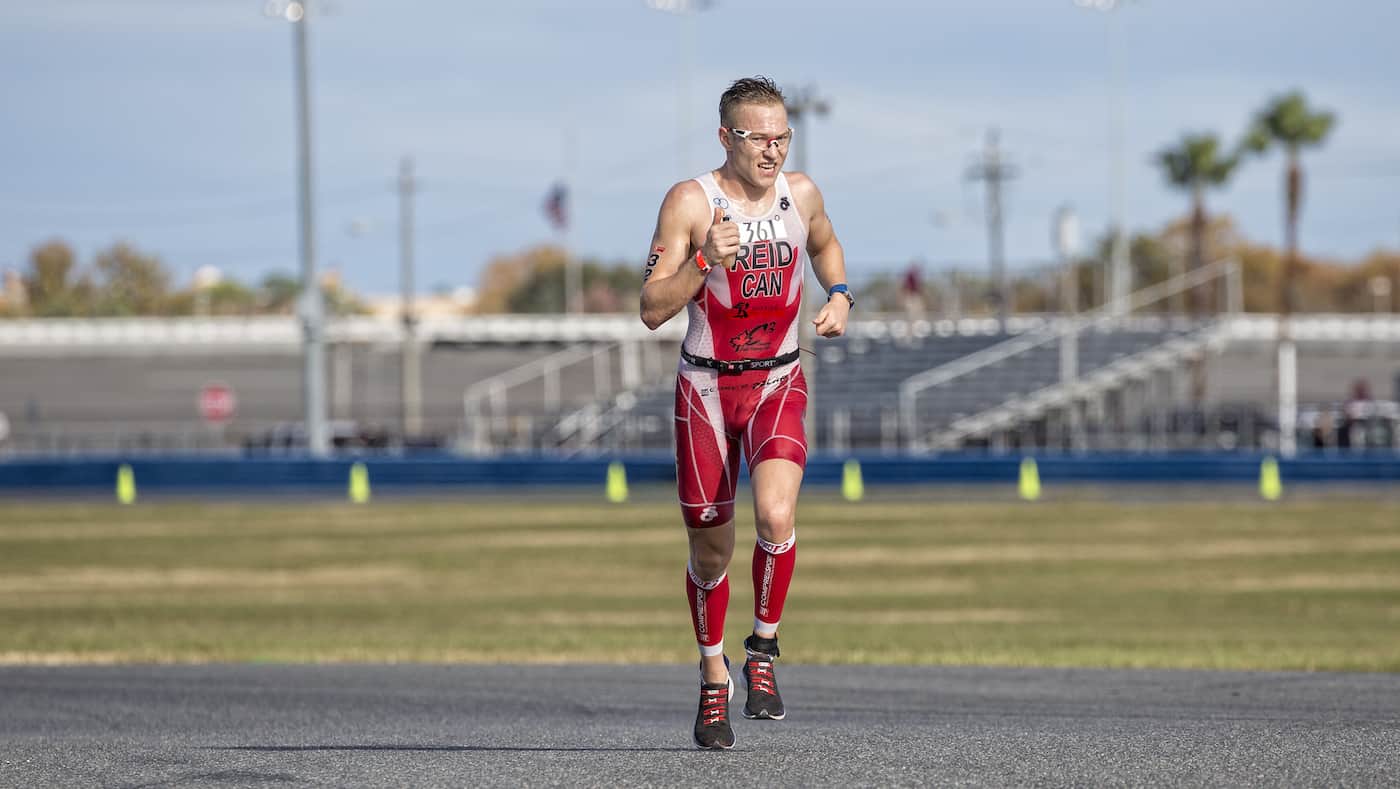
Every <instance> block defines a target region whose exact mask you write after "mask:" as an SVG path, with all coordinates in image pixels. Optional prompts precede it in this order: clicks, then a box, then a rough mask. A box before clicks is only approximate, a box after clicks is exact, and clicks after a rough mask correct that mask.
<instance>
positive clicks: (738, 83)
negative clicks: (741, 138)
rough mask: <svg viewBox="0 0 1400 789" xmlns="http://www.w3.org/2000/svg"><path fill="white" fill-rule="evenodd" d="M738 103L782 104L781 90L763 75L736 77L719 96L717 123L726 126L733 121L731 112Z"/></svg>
mask: <svg viewBox="0 0 1400 789" xmlns="http://www.w3.org/2000/svg"><path fill="white" fill-rule="evenodd" d="M740 104H777V105H778V106H780V107H781V106H784V104H783V91H782V90H781V89H779V88H778V84H777V83H776V82H774V81H773V80H771V79H769V78H767V77H764V76H761V75H760V76H755V77H744V78H743V79H736V80H734V83H733V84H732V85H730V86H729V89H728V90H726V91H725V92H724V93H723V94H722V95H721V96H720V97H719V123H720V125H721V126H724V127H726V128H728V127H729V125H730V123H732V122H733V115H732V114H731V113H732V112H733V110H734V108H735V107H737V106H739V105H740Z"/></svg>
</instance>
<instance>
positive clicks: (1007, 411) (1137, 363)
mask: <svg viewBox="0 0 1400 789" xmlns="http://www.w3.org/2000/svg"><path fill="white" fill-rule="evenodd" d="M1228 336H1229V325H1228V321H1227V320H1225V319H1221V320H1217V321H1214V322H1212V323H1211V324H1210V325H1209V326H1206V327H1203V328H1201V329H1197V330H1196V331H1194V332H1192V333H1191V334H1189V335H1185V336H1178V337H1173V338H1171V339H1169V340H1167V341H1166V342H1163V343H1160V344H1158V345H1155V346H1153V347H1151V348H1147V349H1145V350H1142V351H1139V352H1137V353H1135V354H1132V355H1130V356H1124V357H1122V358H1120V359H1115V360H1113V361H1112V362H1110V363H1108V364H1106V365H1104V366H1103V367H1100V368H1098V369H1096V370H1094V371H1093V372H1090V373H1088V374H1087V375H1084V376H1083V377H1080V378H1076V379H1075V380H1072V381H1062V382H1060V383H1056V384H1051V385H1050V386H1046V387H1044V388H1042V389H1038V390H1036V391H1034V392H1029V393H1027V394H1024V395H1021V396H1019V397H1016V398H1014V399H1011V400H1008V401H1006V402H1004V403H1001V404H1000V405H997V406H994V407H992V408H989V409H986V410H984V411H981V412H979V413H976V414H973V415H971V416H967V417H963V418H962V419H959V420H957V421H955V422H953V424H951V425H949V426H948V427H947V428H945V429H943V430H941V431H939V432H938V433H937V434H936V435H935V437H934V438H933V439H932V440H930V441H929V445H930V448H931V449H934V450H939V449H952V448H956V447H957V446H958V445H959V444H960V443H961V442H962V441H964V440H966V439H969V438H976V437H978V436H981V435H985V434H986V433H988V432H990V431H993V430H999V429H1002V428H1006V427H1009V426H1010V425H1013V424H1015V423H1016V422H1024V421H1026V420H1029V419H1035V418H1037V417H1039V416H1041V415H1043V414H1045V413H1046V412H1047V411H1050V410H1053V409H1056V408H1065V407H1068V406H1070V405H1071V404H1072V403H1074V402H1076V401H1078V400H1083V399H1086V398H1088V397H1091V396H1093V395H1095V394H1098V393H1100V392H1105V391H1108V390H1111V389H1114V388H1117V387H1119V386H1121V385H1122V383H1123V382H1124V381H1125V380H1129V379H1137V378H1144V377H1146V376H1148V375H1150V374H1151V373H1153V372H1156V371H1158V370H1164V369H1168V368H1170V367H1171V366H1173V365H1174V364H1176V363H1178V362H1180V361H1181V360H1182V359H1187V358H1191V357H1192V356H1194V355H1196V354H1199V353H1201V352H1202V351H1203V350H1204V349H1206V348H1209V347H1218V346H1219V345H1220V344H1222V343H1223V342H1224V341H1225V340H1226V339H1227V338H1228Z"/></svg>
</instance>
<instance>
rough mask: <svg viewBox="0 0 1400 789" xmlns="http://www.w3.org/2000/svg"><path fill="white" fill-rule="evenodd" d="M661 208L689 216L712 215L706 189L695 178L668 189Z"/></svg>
mask: <svg viewBox="0 0 1400 789" xmlns="http://www.w3.org/2000/svg"><path fill="white" fill-rule="evenodd" d="M661 210H662V211H667V212H676V213H679V214H681V215H683V216H688V217H698V216H701V215H704V216H707V217H708V216H710V212H709V200H708V199H707V198H706V197H705V190H704V188H702V187H701V186H700V184H698V183H696V182H695V181H694V179H690V180H685V181H681V182H680V183H678V184H675V185H673V186H672V187H671V188H670V189H668V190H666V197H665V199H664V200H662V201H661Z"/></svg>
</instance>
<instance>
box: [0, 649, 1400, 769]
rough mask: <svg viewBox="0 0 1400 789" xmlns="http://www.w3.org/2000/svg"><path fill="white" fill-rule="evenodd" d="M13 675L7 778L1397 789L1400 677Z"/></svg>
mask: <svg viewBox="0 0 1400 789" xmlns="http://www.w3.org/2000/svg"><path fill="white" fill-rule="evenodd" d="M779 669H780V673H779V683H780V686H781V687H782V689H783V691H784V697H785V699H786V700H787V704H788V709H789V714H788V718H787V720H785V721H781V722H774V721H762V722H759V721H747V720H744V719H743V718H742V717H741V716H739V704H741V703H742V690H740V691H739V692H738V693H736V704H735V705H734V707H733V714H734V716H735V718H736V720H735V728H736V731H737V733H738V740H739V741H738V745H737V747H736V748H735V750H733V751H729V752H705V751H698V750H696V749H694V747H693V746H692V745H691V743H690V726H691V723H692V720H693V717H694V713H695V704H696V700H697V688H696V679H695V676H696V675H695V670H694V669H693V668H689V667H682V666H642V667H638V668H628V667H622V666H529V667H523V666H418V665H400V666H382V665H353V666H338V665H337V666H275V665H232V666H230V665H214V666H137V667H61V668H45V667H6V668H0V785H3V786H25V787H29V786H65V787H66V786H122V787H138V786H140V787H157V786H161V787H164V786H259V787H267V786H284V785H285V786H415V787H418V786H527V785H528V786H619V785H666V786H727V787H734V786H740V785H745V784H754V785H761V786H897V785H902V786H912V785H960V786H1007V785H1012V786H1028V785H1035V786H1098V785H1114V786H1123V785H1171V786H1231V787H1235V786H1270V787H1273V786H1322V785H1326V786H1395V785H1396V784H1397V783H1400V675H1375V674H1370V675H1367V674H1299V673H1235V672H1231V673H1224V672H1195V671H1098V670H1016V669H990V668H909V667H856V668H848V667H815V666H785V665H781V664H780V666H779Z"/></svg>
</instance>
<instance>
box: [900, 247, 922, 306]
mask: <svg viewBox="0 0 1400 789" xmlns="http://www.w3.org/2000/svg"><path fill="white" fill-rule="evenodd" d="M899 293H900V299H901V300H902V301H903V302H904V312H905V314H906V315H908V316H909V320H911V321H912V320H917V319H919V318H922V317H923V316H924V272H923V266H922V265H921V264H920V263H919V261H917V260H915V261H913V262H911V263H910V264H909V268H907V269H905V271H904V279H903V280H902V281H901V282H900V285H899Z"/></svg>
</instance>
